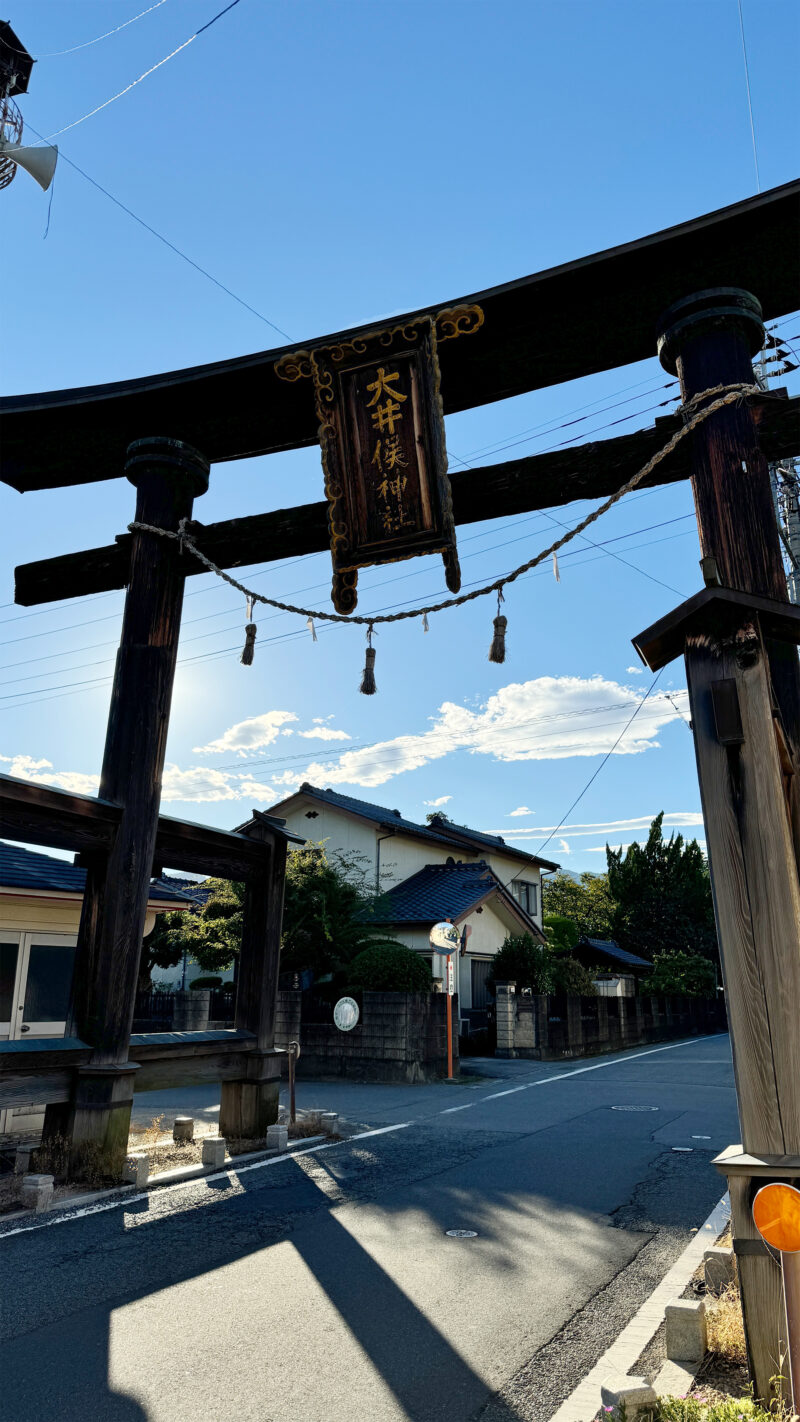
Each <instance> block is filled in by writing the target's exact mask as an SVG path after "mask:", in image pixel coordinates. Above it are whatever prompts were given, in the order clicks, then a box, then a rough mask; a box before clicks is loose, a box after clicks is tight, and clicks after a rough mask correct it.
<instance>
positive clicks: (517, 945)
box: [487, 933, 556, 992]
mask: <svg viewBox="0 0 800 1422" xmlns="http://www.w3.org/2000/svg"><path fill="white" fill-rule="evenodd" d="M555 962H556V960H555V957H554V955H553V953H552V952H551V950H550V949H549V948H548V947H546V945H545V944H544V943H537V941H536V939H535V938H533V936H532V935H531V934H530V933H518V934H510V935H509V937H508V938H507V939H506V941H505V943H504V944H503V946H502V948H500V949H498V951H497V952H496V953H495V955H494V958H493V960H492V966H491V970H490V972H489V976H488V979H487V981H488V982H489V983H490V985H491V987H492V990H494V985H495V983H506V982H512V983H516V985H517V990H518V991H519V989H520V988H530V990H531V992H552V991H553V970H554V967H555Z"/></svg>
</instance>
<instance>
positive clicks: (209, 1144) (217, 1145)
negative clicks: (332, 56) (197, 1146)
mask: <svg viewBox="0 0 800 1422" xmlns="http://www.w3.org/2000/svg"><path fill="white" fill-rule="evenodd" d="M227 1148H228V1143H227V1141H226V1140H225V1137H224V1136H205V1137H204V1138H203V1145H202V1159H203V1164H204V1165H212V1166H213V1167H214V1169H215V1170H218V1169H219V1167H220V1166H221V1165H224V1164H225V1153H226V1151H227Z"/></svg>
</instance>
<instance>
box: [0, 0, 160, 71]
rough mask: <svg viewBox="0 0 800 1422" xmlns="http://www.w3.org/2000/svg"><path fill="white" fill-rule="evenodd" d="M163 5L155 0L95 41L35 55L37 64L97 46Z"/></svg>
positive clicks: (85, 41)
mask: <svg viewBox="0 0 800 1422" xmlns="http://www.w3.org/2000/svg"><path fill="white" fill-rule="evenodd" d="M165 4H166V0H156V3H155V4H154V5H148V7H147V9H146V10H140V11H139V14H138V15H134V16H133V18H132V19H130V20H125V21H123V23H122V24H121V25H117V26H116V28H115V29H113V30H106V31H105V34H102V35H97V36H96V38H95V39H91V40H84V42H83V43H82V44H73V45H71V46H70V48H69V49H53V50H50V52H49V53H48V54H37V55H36V60H37V63H38V61H39V60H40V59H59V58H60V57H61V56H62V55H64V54H74V53H75V52H76V50H79V49H89V48H90V47H91V46H92V45H93V44H99V43H100V41H101V40H104V39H108V38H109V37H110V36H111V35H118V34H119V32H120V30H126V29H127V28H128V25H133V24H135V23H136V21H137V20H141V19H143V18H144V16H145V15H149V14H151V13H152V11H153V10H158V9H160V7H161V6H162V5H165ZM21 52H22V51H20V53H21Z"/></svg>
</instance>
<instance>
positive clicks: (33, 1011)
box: [0, 841, 191, 1133]
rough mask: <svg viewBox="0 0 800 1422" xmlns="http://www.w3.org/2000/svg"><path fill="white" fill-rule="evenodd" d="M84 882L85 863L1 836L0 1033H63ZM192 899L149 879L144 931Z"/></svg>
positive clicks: (3, 1114)
mask: <svg viewBox="0 0 800 1422" xmlns="http://www.w3.org/2000/svg"><path fill="white" fill-rule="evenodd" d="M85 884H86V870H85V869H81V868H79V867H78V866H77V865H75V864H72V863H71V862H70V861H69V860H66V859H57V858H55V857H54V856H53V855H51V854H38V853H33V852H32V851H31V850H29V849H23V848H22V847H21V846H20V845H18V844H6V843H4V842H3V841H0V1039H1V1040H6V1041H8V1040H9V1039H10V1040H11V1041H16V1040H18V1039H20V1038H22V1037H23V1036H25V1035H27V1034H28V1033H30V1034H31V1037H62V1036H63V1035H64V1028H65V1025H66V1017H67V1006H68V1002H69V993H70V986H71V983H72V964H73V959H74V956H75V944H76V943H77V939H78V926H79V924H80V917H81V906H82V904H83V890H84V887H85ZM190 907H191V901H190V900H189V899H188V898H187V896H186V895H185V894H182V893H180V892H178V891H177V890H176V889H174V888H172V887H171V886H169V885H165V884H164V883H162V882H161V881H160V880H158V879H156V880H154V881H153V883H152V884H151V886H150V899H149V903H148V907H147V918H146V919H145V929H144V931H145V937H147V935H148V934H149V933H151V932H152V930H153V927H154V925H155V921H156V917H157V915H158V914H160V913H167V912H170V911H175V910H180V909H188V908H190ZM13 1114H14V1115H15V1117H18V1116H20V1115H21V1114H22V1113H20V1112H15V1113H13ZM11 1115H12V1113H11V1112H10V1111H0V1133H2V1132H4V1131H7V1130H10V1129H12V1127H11V1124H10V1118H11ZM17 1124H18V1123H17ZM15 1128H16V1126H15Z"/></svg>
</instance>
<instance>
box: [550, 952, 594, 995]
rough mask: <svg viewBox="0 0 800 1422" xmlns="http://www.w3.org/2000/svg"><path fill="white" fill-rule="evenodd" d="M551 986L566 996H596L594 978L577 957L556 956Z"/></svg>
mask: <svg viewBox="0 0 800 1422" xmlns="http://www.w3.org/2000/svg"><path fill="white" fill-rule="evenodd" d="M553 987H554V989H555V991H556V992H563V993H566V995H567V997H597V988H596V987H595V985H594V978H593V977H592V974H591V973H590V971H589V969H588V968H584V966H583V963H579V962H578V960H577V958H569V957H564V958H556V959H555V961H554V963H553Z"/></svg>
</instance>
